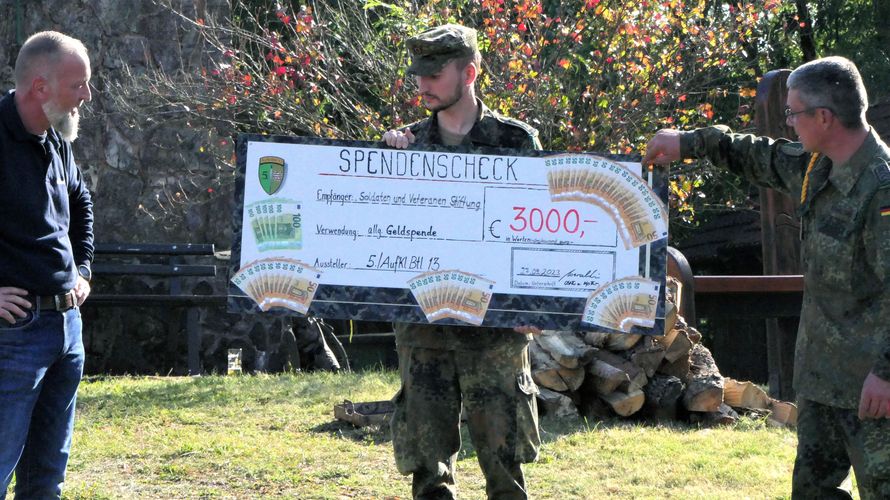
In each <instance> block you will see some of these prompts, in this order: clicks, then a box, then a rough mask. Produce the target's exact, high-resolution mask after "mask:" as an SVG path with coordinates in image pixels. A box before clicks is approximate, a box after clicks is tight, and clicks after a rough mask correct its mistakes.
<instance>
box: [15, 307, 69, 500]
mask: <svg viewBox="0 0 890 500" xmlns="http://www.w3.org/2000/svg"><path fill="white" fill-rule="evenodd" d="M83 362H84V350H83V340H82V337H81V318H80V309H78V308H76V307H75V308H73V309H69V310H68V311H65V312H63V313H60V312H56V311H39V310H35V311H31V312H29V316H28V317H27V318H24V319H22V320H21V321H18V322H16V323H15V324H13V325H12V326H10V325H9V324H8V323H7V322H5V321H3V320H0V498H3V497H5V496H6V489H7V487H8V486H9V483H10V482H11V481H12V474H13V471H14V472H15V476H16V481H15V496H16V498H17V499H18V498H26V499H32V498H36V499H44V498H59V497H60V496H61V494H62V483H63V482H64V481H65V467H66V465H67V464H68V452H69V450H70V449H71V434H72V432H73V430H74V404H75V401H76V399H77V386H78V385H79V384H80V378H81V376H82V375H83Z"/></svg>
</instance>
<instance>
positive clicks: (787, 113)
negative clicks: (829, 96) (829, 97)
mask: <svg viewBox="0 0 890 500" xmlns="http://www.w3.org/2000/svg"><path fill="white" fill-rule="evenodd" d="M820 108H821V109H827V110H828V111H831V112H832V113H834V110H833V109H831V108H829V107H828V106H811V107H809V108H804V109H802V110H800V111H791V108H789V107H788V106H785V119H786V120H787V119H789V118H791V117H793V116H797V115H799V114H801V113H809V112H810V111H816V110H817V109H820Z"/></svg>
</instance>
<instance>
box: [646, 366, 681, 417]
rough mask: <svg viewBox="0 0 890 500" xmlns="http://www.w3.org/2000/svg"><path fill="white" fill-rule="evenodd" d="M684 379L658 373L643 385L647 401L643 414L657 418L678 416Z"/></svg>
mask: <svg viewBox="0 0 890 500" xmlns="http://www.w3.org/2000/svg"><path fill="white" fill-rule="evenodd" d="M683 388H684V386H683V381H682V380H680V379H679V378H677V377H672V376H670V375H661V374H657V375H655V376H654V377H652V378H651V379H649V383H648V384H646V385H645V386H644V387H643V394H644V395H645V396H646V401H645V402H644V403H643V409H642V414H643V415H644V416H646V417H649V418H654V419H656V420H673V419H675V418H677V401H678V400H679V399H680V396H681V395H682V394H683Z"/></svg>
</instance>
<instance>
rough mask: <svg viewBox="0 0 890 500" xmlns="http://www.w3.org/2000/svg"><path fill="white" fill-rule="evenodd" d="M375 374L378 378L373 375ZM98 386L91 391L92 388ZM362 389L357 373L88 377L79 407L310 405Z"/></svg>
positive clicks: (123, 410)
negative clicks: (298, 402) (297, 403)
mask: <svg viewBox="0 0 890 500" xmlns="http://www.w3.org/2000/svg"><path fill="white" fill-rule="evenodd" d="M377 376H379V374H377ZM94 383H95V384H98V386H97V390H90V389H91V388H90V387H89V386H90V384H94ZM361 386H362V376H361V375H359V374H352V373H342V374H332V373H297V374H282V375H274V376H269V375H264V376H256V377H254V376H237V377H222V376H207V377H194V378H187V377H160V376H159V377H139V378H129V377H89V378H87V379H85V380H84V382H83V383H82V385H81V391H80V394H79V395H78V407H79V408H80V409H81V410H83V411H87V412H95V413H98V414H107V415H110V416H114V415H118V414H126V415H127V416H149V415H151V414H154V413H156V412H157V411H159V410H180V409H195V410H206V409H214V408H219V407H226V406H229V407H231V406H237V405H257V404H259V405H266V404H276V403H283V402H293V401H295V400H301V401H304V402H305V403H306V404H308V405H313V404H321V403H325V402H327V401H329V400H332V399H336V398H338V397H339V399H342V397H340V396H338V394H342V393H346V392H347V391H350V390H360V389H356V388H358V387H361Z"/></svg>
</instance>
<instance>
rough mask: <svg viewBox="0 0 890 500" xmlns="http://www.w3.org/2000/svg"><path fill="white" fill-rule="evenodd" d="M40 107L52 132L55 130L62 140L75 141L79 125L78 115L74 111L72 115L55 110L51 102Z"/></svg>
mask: <svg viewBox="0 0 890 500" xmlns="http://www.w3.org/2000/svg"><path fill="white" fill-rule="evenodd" d="M42 107H43V113H44V114H45V115H46V118H47V119H48V120H49V123H50V125H52V127H53V130H55V131H56V133H57V134H59V136H61V137H62V139H63V140H66V141H68V142H74V141H75V140H76V139H77V131H78V127H79V125H80V113H79V112H78V111H77V110H75V112H74V114H73V115H72V114H70V113H68V112H66V111H63V110H59V109H56V106H55V104H54V103H52V102H48V103H46V104H44V105H43V106H42Z"/></svg>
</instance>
